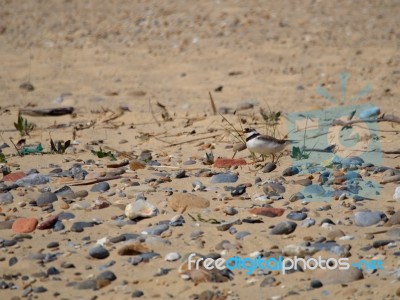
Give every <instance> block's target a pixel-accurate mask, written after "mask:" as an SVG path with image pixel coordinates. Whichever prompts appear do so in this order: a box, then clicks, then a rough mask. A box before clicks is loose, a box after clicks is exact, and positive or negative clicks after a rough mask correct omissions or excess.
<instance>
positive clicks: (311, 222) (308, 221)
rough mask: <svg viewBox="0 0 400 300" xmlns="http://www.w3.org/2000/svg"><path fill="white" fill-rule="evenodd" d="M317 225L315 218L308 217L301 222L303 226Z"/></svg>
mask: <svg viewBox="0 0 400 300" xmlns="http://www.w3.org/2000/svg"><path fill="white" fill-rule="evenodd" d="M314 225H315V220H314V219H306V220H304V221H303V222H302V223H301V227H305V228H308V227H311V226H314Z"/></svg>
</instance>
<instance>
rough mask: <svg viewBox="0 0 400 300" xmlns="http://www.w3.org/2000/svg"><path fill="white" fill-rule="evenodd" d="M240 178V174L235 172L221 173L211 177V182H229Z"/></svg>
mask: <svg viewBox="0 0 400 300" xmlns="http://www.w3.org/2000/svg"><path fill="white" fill-rule="evenodd" d="M237 180H238V176H237V175H236V174H233V173H220V174H216V175H213V176H212V177H211V179H210V183H229V182H236V181H237Z"/></svg>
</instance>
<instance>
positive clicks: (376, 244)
mask: <svg viewBox="0 0 400 300" xmlns="http://www.w3.org/2000/svg"><path fill="white" fill-rule="evenodd" d="M394 242H395V241H394V240H379V241H375V242H374V243H373V244H372V247H374V248H380V247H384V246H386V245H387V244H390V243H394Z"/></svg>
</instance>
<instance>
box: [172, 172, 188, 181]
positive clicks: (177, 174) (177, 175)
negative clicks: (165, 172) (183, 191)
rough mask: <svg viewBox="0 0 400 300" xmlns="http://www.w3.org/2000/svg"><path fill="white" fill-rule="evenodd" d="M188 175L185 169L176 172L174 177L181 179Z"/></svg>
mask: <svg viewBox="0 0 400 300" xmlns="http://www.w3.org/2000/svg"><path fill="white" fill-rule="evenodd" d="M185 177H186V171H185V170H180V171H177V172H175V174H174V178H177V179H180V178H185Z"/></svg>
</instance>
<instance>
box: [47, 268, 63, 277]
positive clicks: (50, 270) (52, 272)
mask: <svg viewBox="0 0 400 300" xmlns="http://www.w3.org/2000/svg"><path fill="white" fill-rule="evenodd" d="M58 274H60V271H59V270H57V268H55V267H50V268H48V269H47V275H49V276H51V275H58Z"/></svg>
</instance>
